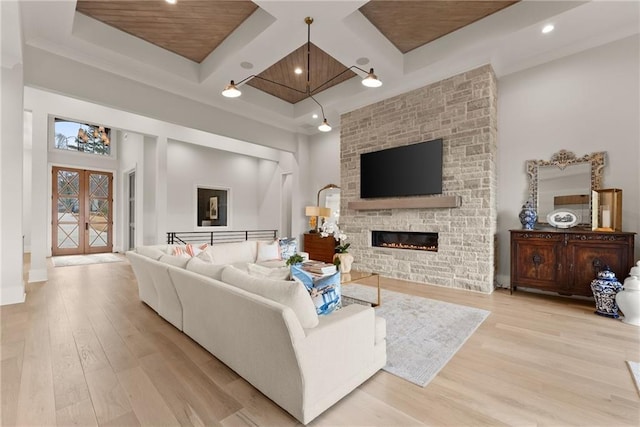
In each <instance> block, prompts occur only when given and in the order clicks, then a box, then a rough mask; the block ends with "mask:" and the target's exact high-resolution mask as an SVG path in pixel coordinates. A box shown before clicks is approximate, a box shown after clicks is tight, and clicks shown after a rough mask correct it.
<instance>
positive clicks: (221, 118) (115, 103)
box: [24, 46, 296, 152]
mask: <svg viewBox="0 0 640 427" xmlns="http://www.w3.org/2000/svg"><path fill="white" fill-rule="evenodd" d="M24 63H25V78H24V81H25V84H26V85H28V86H33V87H39V88H44V89H46V90H50V91H53V92H58V93H64V94H67V95H69V96H73V97H76V98H78V99H86V100H91V101H94V102H96V103H99V104H101V105H108V106H112V107H114V108H116V109H120V110H123V111H130V112H134V113H138V114H143V115H145V116H147V117H153V118H155V119H158V120H161V121H166V122H170V123H176V124H179V125H182V126H185V127H189V128H193V129H201V130H203V131H205V132H208V133H215V134H217V135H225V136H227V137H230V138H237V139H241V140H243V141H250V142H254V143H256V144H260V145H264V146H266V147H273V148H276V149H280V150H285V151H290V152H293V151H295V146H296V137H295V134H294V133H292V132H288V131H286V130H282V129H278V128H275V127H273V126H269V125H266V124H264V123H260V122H258V121H254V120H251V119H247V118H246V117H242V116H238V115H236V114H233V113H230V112H228V111H224V110H222V109H220V108H216V107H213V106H211V105H206V104H204V103H200V102H196V101H193V100H191V99H188V98H185V97H182V96H178V95H175V94H173V93H170V92H167V91H163V90H160V89H157V88H154V87H151V86H147V85H144V84H142V83H138V82H135V81H133V80H130V79H127V78H124V77H121V76H118V75H115V74H113V73H110V72H107V71H104V70H101V69H99V68H96V67H93V66H91V65H87V64H82V63H80V62H76V61H73V60H70V59H68V58H63V57H61V56H57V55H54V54H52V53H49V52H46V51H44V50H40V49H37V48H34V47H31V46H26V48H25V52H24ZM96 82H100V84H99V90H96V88H97V86H96ZM125 129H134V130H135V129H136V128H135V127H133V128H125Z"/></svg>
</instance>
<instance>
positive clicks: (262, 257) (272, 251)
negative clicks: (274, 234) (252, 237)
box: [256, 240, 282, 262]
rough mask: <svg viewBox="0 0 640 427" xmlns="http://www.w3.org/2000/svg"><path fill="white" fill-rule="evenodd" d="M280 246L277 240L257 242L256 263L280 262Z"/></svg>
mask: <svg viewBox="0 0 640 427" xmlns="http://www.w3.org/2000/svg"><path fill="white" fill-rule="evenodd" d="M280 259H282V257H281V256H280V245H279V244H278V241H277V240H274V241H273V242H263V241H258V256H257V258H256V262H262V261H273V260H280Z"/></svg>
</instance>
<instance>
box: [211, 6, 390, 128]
mask: <svg viewBox="0 0 640 427" xmlns="http://www.w3.org/2000/svg"><path fill="white" fill-rule="evenodd" d="M304 22H305V24H307V82H306V89H305V90H304V91H301V90H300V89H296V88H294V87H291V86H288V85H286V84H284V83H278V82H276V81H273V80H270V79H266V78H264V77H260V76H258V75H256V74H252V75H250V76H248V77H245V78H244V79H242V80H240V81H239V82H238V83H235V81H233V80H231V81H230V82H229V84H228V85H227V86H225V88H224V90H223V91H222V95H223V96H225V97H227V98H237V97H239V96H240V95H242V92H241V91H240V89H238V86H240V85H241V84H242V83H244V82H246V81H248V80H250V79H252V78H256V79H260V80H264V81H266V82H269V83H273V84H276V85H278V86H282V87H284V88H287V89H289V90H292V91H295V92H298V93H302V94H304V95H306V96H307V97H309V98H311V99H312V100H313V101H314V102H315V103H316V104H318V106H319V107H320V111H321V113H322V124H321V125H320V126H318V130H320V131H321V132H329V131H330V130H331V126H330V125H329V122H328V121H327V117H326V116H325V115H324V108H323V107H322V104H320V103H319V102H318V100H317V99H315V98H314V96H313V93H315V92H316V91H317V90H318V89H320V88H321V87H323V86H325V85H326V84H327V83H329V82H331V81H333V80H335V79H337V78H338V77H340V76H341V75H343V74H344V73H346V72H348V71H350V70H353V69H356V70H358V71H361V72H363V73H365V74H366V77H365V78H364V79H362V84H363V85H364V86H366V87H371V88H376V87H380V86H382V82H381V81H380V79H378V76H376V75H375V73H374V72H373V68H371V69H369V71H368V72H367V71H366V70H363V69H362V68H360V67H358V66H357V65H352V66H351V67H349V68H347V69H345V70H343V71H341V72H340V73H338V74H336V75H335V76H333V77H331V78H330V79H329V80H327V81H325V82H323V83H322V84H320V85H318V86H317V87H316V88H314V89H312V88H311V24H312V23H313V18H311V17H309V16H307V17H306V18H304Z"/></svg>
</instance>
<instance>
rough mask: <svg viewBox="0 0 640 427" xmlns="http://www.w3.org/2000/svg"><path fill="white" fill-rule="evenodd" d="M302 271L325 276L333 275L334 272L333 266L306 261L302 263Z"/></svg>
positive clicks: (320, 262)
mask: <svg viewBox="0 0 640 427" xmlns="http://www.w3.org/2000/svg"><path fill="white" fill-rule="evenodd" d="M302 269H303V270H305V271H307V272H309V273H312V274H316V275H321V276H327V275H329V274H334V273H335V272H336V271H338V270H337V269H336V266H335V264H329V263H327V262H322V261H307V262H303V263H302Z"/></svg>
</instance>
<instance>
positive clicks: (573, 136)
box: [498, 35, 640, 286]
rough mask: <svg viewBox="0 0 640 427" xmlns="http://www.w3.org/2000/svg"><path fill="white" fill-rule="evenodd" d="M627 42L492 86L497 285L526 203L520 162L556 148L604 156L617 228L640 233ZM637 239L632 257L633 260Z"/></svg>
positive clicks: (504, 276) (635, 113)
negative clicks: (615, 193)
mask: <svg viewBox="0 0 640 427" xmlns="http://www.w3.org/2000/svg"><path fill="white" fill-rule="evenodd" d="M639 39H640V38H639V36H638V35H636V36H633V37H629V38H626V39H623V40H620V41H616V42H614V43H610V44H607V45H604V46H600V47H597V48H594V49H590V50H587V51H584V52H581V53H579V54H576V55H572V56H569V57H565V58H562V59H559V60H556V61H553V62H549V63H547V64H544V65H540V66H538V67H534V68H531V69H528V70H525V71H521V72H518V73H514V74H512V75H509V76H506V77H503V78H501V79H500V80H499V82H498V159H499V161H498V233H499V253H500V261H499V272H498V282H499V283H500V284H501V285H502V286H506V285H508V283H509V267H510V259H509V245H510V243H509V231H508V230H509V229H519V228H521V224H520V222H519V220H518V213H519V211H520V208H521V207H522V204H523V202H524V201H525V200H526V198H527V179H526V174H525V161H526V160H529V159H545V160H548V159H549V158H550V157H551V155H552V154H554V153H556V152H557V151H559V150H560V149H566V150H569V151H573V152H574V153H575V154H576V155H577V156H582V155H584V154H588V153H592V152H596V151H606V152H607V153H608V164H607V166H606V169H605V173H604V182H603V186H604V188H612V187H613V188H621V189H622V190H623V217H622V225H623V230H624V231H632V232H638V231H640V177H639V176H640V173H639V172H638V170H639V169H638V164H639V163H638V159H639V158H640V79H639V76H640V55H639V53H640V42H639ZM638 243H640V239H639V238H636V258H637V257H638V256H640V246H639V244H638Z"/></svg>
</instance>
